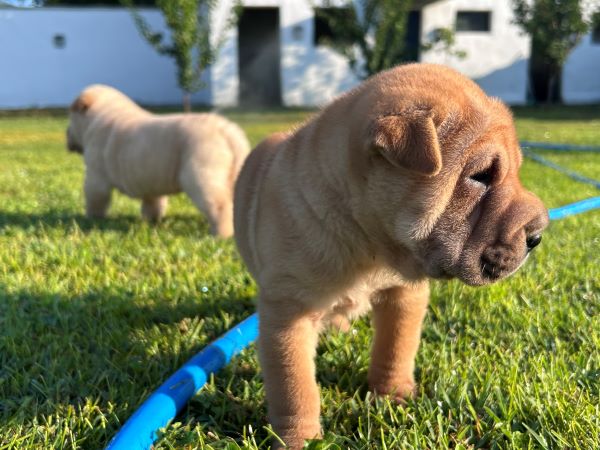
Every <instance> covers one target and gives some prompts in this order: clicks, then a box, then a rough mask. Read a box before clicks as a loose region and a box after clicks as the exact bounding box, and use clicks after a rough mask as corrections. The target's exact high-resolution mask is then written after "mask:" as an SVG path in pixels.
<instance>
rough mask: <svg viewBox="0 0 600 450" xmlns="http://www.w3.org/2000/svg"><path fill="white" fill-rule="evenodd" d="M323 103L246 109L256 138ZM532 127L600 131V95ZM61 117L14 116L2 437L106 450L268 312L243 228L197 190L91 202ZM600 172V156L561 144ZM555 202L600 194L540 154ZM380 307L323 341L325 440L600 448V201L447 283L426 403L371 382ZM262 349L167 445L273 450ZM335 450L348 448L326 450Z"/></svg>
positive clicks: (424, 374) (1, 163) (3, 238)
mask: <svg viewBox="0 0 600 450" xmlns="http://www.w3.org/2000/svg"><path fill="white" fill-rule="evenodd" d="M306 115H307V112H303V111H288V112H286V111H273V112H268V113H247V112H239V111H234V112H231V113H229V114H228V116H229V117H230V118H232V119H233V120H235V121H238V122H239V123H240V124H241V125H242V126H243V127H244V129H245V130H246V131H247V133H248V135H249V136H250V139H251V141H252V143H253V144H255V143H257V142H258V141H259V140H260V139H262V138H263V137H264V136H266V135H267V134H268V133H270V132H272V131H277V130H282V129H287V128H288V127H290V126H291V125H292V124H294V123H296V122H298V121H301V120H303V119H304V118H305V117H306ZM516 118H517V126H518V130H519V134H520V137H521V138H522V139H526V140H538V141H540V140H541V141H548V142H552V141H558V142H567V143H577V144H600V108H598V107H595V108H591V107H590V108H570V109H566V108H560V109H551V110H546V111H543V110H533V109H527V108H524V109H518V110H516ZM65 126H66V118H65V116H64V115H61V114H43V113H36V114H21V115H13V114H2V115H0V449H75V448H78V449H79V448H81V449H101V448H103V446H104V445H105V444H106V443H107V442H108V441H109V439H110V438H111V437H112V436H113V435H114V433H115V432H116V431H117V429H118V428H119V426H120V425H121V424H123V423H124V421H125V420H126V419H127V418H128V417H129V416H130V415H131V414H132V412H133V411H134V410H135V409H136V408H137V406H139V405H140V403H141V402H142V401H143V400H144V399H145V398H146V397H147V396H148V395H149V394H150V393H151V392H152V391H153V390H154V389H155V388H156V387H157V386H158V385H159V384H161V383H162V381H164V380H165V379H166V378H167V377H168V376H169V375H170V374H171V373H172V372H174V371H175V370H176V369H177V368H178V367H180V366H181V365H182V364H183V363H184V362H185V361H186V360H187V359H188V358H189V357H191V356H192V355H193V354H195V353H196V352H197V351H199V350H200V349H201V348H202V347H203V346H204V345H206V344H207V343H208V342H210V341H211V340H212V339H214V338H216V337H217V336H219V335H220V334H222V333H223V332H224V331H226V330H227V329H228V328H229V327H230V326H231V325H233V324H234V323H236V322H238V321H240V320H241V319H243V318H244V317H246V316H248V315H249V314H250V313H252V312H253V310H254V300H253V298H254V296H255V293H256V287H255V285H254V282H253V281H252V279H251V278H250V276H249V275H248V273H247V272H246V270H245V268H244V265H243V263H242V262H241V260H240V258H239V256H238V254H237V251H236V249H235V245H234V243H233V241H232V240H228V241H225V242H219V241H217V240H215V239H213V238H212V237H210V236H209V235H208V234H207V224H206V222H205V220H204V219H203V218H201V217H200V216H199V214H198V213H197V211H196V210H195V209H194V208H193V206H192V204H191V203H190V202H189V201H188V200H187V198H185V197H184V196H181V195H180V196H177V197H175V198H173V199H172V202H171V206H170V211H169V213H168V216H167V219H166V220H165V221H164V222H163V223H162V224H160V225H159V226H156V227H153V226H149V225H147V224H145V223H143V222H141V221H140V219H139V218H138V208H139V206H138V203H137V202H135V201H133V200H130V199H128V198H125V197H124V196H122V195H119V194H117V195H115V197H114V202H113V206H112V208H111V211H110V218H108V219H106V220H101V221H91V220H87V219H86V218H84V217H83V216H82V211H83V198H82V188H81V186H82V175H83V164H82V161H81V159H80V157H78V156H77V155H74V154H67V152H66V151H65V149H64V132H65ZM544 155H545V156H548V157H549V158H550V159H552V160H553V161H555V162H557V163H559V164H563V165H565V166H567V167H570V168H572V169H574V170H577V171H580V172H581V173H584V174H585V175H587V176H589V177H593V178H596V179H600V154H591V153H581V154H559V153H547V152H546V153H544ZM522 174H523V181H524V183H525V185H526V186H527V187H528V188H530V189H532V190H533V191H535V192H536V193H537V194H539V195H540V196H541V197H542V198H543V200H544V201H545V202H546V204H547V205H548V206H549V207H555V206H559V205H562V204H565V203H569V202H572V201H576V200H579V199H583V198H587V197H591V196H595V195H600V193H599V192H598V190H596V189H594V188H593V187H590V186H586V185H582V184H580V183H577V182H574V181H571V180H569V179H568V178H566V177H564V176H563V175H560V174H557V173H556V172H554V171H553V170H551V169H547V168H544V167H541V166H539V165H538V164H536V163H533V162H530V161H526V162H525V163H524V167H523V172H522ZM370 339H371V330H370V327H369V322H368V319H366V318H365V319H363V320H360V321H357V322H356V323H354V326H353V330H352V332H350V333H338V334H335V333H334V334H329V335H326V336H324V337H323V338H322V339H321V343H320V348H319V356H318V358H317V366H318V380H319V383H320V385H321V390H322V407H323V408H322V409H323V413H322V416H323V419H322V422H323V427H324V430H325V431H326V433H327V434H326V439H325V441H324V444H320V445H321V447H318V448H331V449H336V448H352V449H355V448H356V449H371V448H381V449H446V448H456V449H468V448H469V449H470V448H484V449H509V448H513V449H537V448H546V449H590V450H595V449H598V448H600V406H599V405H600V399H599V385H600V353H599V352H600V350H599V349H600V212H599V211H596V212H589V213H586V214H583V215H580V216H575V217H571V218H567V219H564V220H562V221H559V222H554V223H552V225H551V226H550V228H549V230H548V231H547V233H546V234H545V235H544V242H543V244H542V245H541V246H540V248H539V249H538V250H536V252H535V254H534V256H533V258H530V260H529V261H528V263H527V264H526V266H525V267H524V268H523V269H522V270H521V271H520V272H519V273H517V274H516V275H515V276H513V277H512V278H510V279H509V280H506V281H503V282H501V283H499V284H497V285H494V286H491V287H486V288H469V287H465V286H463V285H461V284H459V283H457V282H449V283H447V282H444V283H441V282H435V283H433V289H432V299H431V306H430V312H429V314H428V317H427V319H426V321H425V326H424V330H423V340H422V347H421V350H420V351H419V354H418V357H417V367H418V369H417V373H416V376H417V380H418V382H419V384H420V390H419V395H418V397H417V399H416V400H414V401H411V402H409V403H408V404H407V405H406V406H405V407H400V406H397V405H395V404H392V403H390V402H389V401H388V400H385V399H374V398H373V397H372V396H370V395H369V393H368V391H367V387H366V372H367V367H368V360H369V357H368V355H369V343H370ZM263 399H264V394H263V389H262V382H261V378H260V373H259V369H258V366H257V362H256V357H255V353H254V350H253V348H250V349H249V350H247V351H245V352H244V353H243V354H242V356H241V357H239V358H237V359H235V361H234V362H233V363H232V364H230V365H229V366H228V367H227V368H226V369H225V370H223V371H222V372H220V373H219V374H218V375H217V376H216V377H215V378H214V380H213V381H211V383H210V384H209V385H208V386H207V387H206V388H205V389H203V390H202V391H201V392H200V394H199V395H197V396H196V397H195V398H194V399H193V400H192V401H191V403H190V404H189V406H188V407H187V408H186V409H185V411H184V413H183V415H181V416H180V417H179V418H178V419H177V422H176V423H175V424H174V425H172V426H170V427H169V428H168V429H167V430H166V431H165V432H164V434H163V438H162V439H161V441H160V442H159V443H158V444H157V445H156V447H155V448H156V449H175V448H177V449H181V448H184V449H195V448H230V449H236V448H240V447H241V448H256V447H261V448H267V446H268V439H269V432H268V430H267V428H266V421H265V412H266V410H265V405H264V402H263ZM328 444H330V445H329V446H328Z"/></svg>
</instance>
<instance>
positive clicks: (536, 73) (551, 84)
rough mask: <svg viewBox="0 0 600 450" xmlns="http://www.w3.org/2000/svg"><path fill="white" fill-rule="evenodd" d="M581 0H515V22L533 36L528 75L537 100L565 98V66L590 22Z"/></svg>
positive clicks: (548, 101)
mask: <svg viewBox="0 0 600 450" xmlns="http://www.w3.org/2000/svg"><path fill="white" fill-rule="evenodd" d="M581 3H582V2H581V0H513V7H514V13H515V23H516V24H518V25H519V26H520V27H521V29H522V30H523V31H524V32H525V33H526V34H529V35H530V36H531V57H530V61H529V78H530V86H531V89H532V94H533V97H534V99H535V100H536V101H537V102H547V103H556V102H560V101H561V100H562V98H561V81H562V68H563V66H564V64H565V61H566V59H567V57H568V56H569V53H571V50H573V48H574V47H575V46H576V45H577V44H578V43H579V41H580V40H581V37H582V36H583V34H584V33H585V32H586V31H587V30H588V25H589V24H588V23H586V21H585V19H584V17H583V11H582V5H581Z"/></svg>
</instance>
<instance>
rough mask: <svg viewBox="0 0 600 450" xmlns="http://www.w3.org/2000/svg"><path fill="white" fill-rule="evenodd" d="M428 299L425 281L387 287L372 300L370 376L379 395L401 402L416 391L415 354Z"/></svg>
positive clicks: (371, 386) (372, 384)
mask: <svg viewBox="0 0 600 450" xmlns="http://www.w3.org/2000/svg"><path fill="white" fill-rule="evenodd" d="M428 300H429V285H428V284H427V283H425V282H424V283H421V284H419V285H417V286H412V287H408V286H404V287H401V286H398V287H395V288H391V289H387V290H385V291H382V292H380V293H379V295H378V296H377V297H376V298H375V299H374V301H373V302H372V303H373V324H374V326H375V340H374V342H373V348H372V351H371V366H370V367H369V375H368V379H369V387H370V388H371V390H373V391H374V392H375V393H376V394H379V395H387V394H390V395H392V396H393V397H394V398H395V399H397V400H399V401H402V400H403V399H405V398H407V397H412V396H413V395H414V394H415V392H414V391H415V382H414V376H413V372H414V367H415V356H416V354H417V350H418V348H419V341H420V338H421V324H422V322H423V318H424V317H425V313H426V311H427V303H428Z"/></svg>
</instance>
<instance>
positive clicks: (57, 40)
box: [52, 34, 67, 48]
mask: <svg viewBox="0 0 600 450" xmlns="http://www.w3.org/2000/svg"><path fill="white" fill-rule="evenodd" d="M52 43H53V44H54V47H56V48H65V46H66V45H67V39H66V38H65V35H64V34H55V35H54V37H53V38H52Z"/></svg>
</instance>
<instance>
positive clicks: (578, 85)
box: [562, 34, 600, 103]
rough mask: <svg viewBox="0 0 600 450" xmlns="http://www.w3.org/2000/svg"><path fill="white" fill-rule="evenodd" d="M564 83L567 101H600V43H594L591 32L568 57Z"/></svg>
mask: <svg viewBox="0 0 600 450" xmlns="http://www.w3.org/2000/svg"><path fill="white" fill-rule="evenodd" d="M562 83H563V84H562V95H563V100H564V101H565V103H597V102H600V43H593V42H592V35H591V34H588V35H587V36H584V37H583V40H582V41H581V43H580V44H579V45H578V46H577V47H575V48H574V49H573V51H572V52H571V54H570V55H569V57H568V58H567V62H566V64H565V66H564V69H563V80H562Z"/></svg>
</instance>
